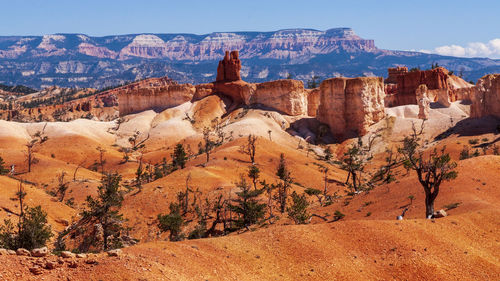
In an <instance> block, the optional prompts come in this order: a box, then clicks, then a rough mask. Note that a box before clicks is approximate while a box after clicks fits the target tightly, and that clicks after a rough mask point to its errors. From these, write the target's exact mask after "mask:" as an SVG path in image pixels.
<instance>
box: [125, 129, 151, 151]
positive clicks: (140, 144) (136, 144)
mask: <svg viewBox="0 0 500 281" xmlns="http://www.w3.org/2000/svg"><path fill="white" fill-rule="evenodd" d="M140 135H141V132H139V131H135V133H134V134H133V135H132V136H131V137H130V138H128V141H129V142H130V144H131V145H132V148H131V149H132V151H137V150H139V149H143V148H145V147H146V144H145V142H146V141H147V140H148V139H149V133H148V135H147V136H146V138H144V139H143V140H139V136H140Z"/></svg>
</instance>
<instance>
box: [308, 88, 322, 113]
mask: <svg viewBox="0 0 500 281" xmlns="http://www.w3.org/2000/svg"><path fill="white" fill-rule="evenodd" d="M307 93H308V95H307V115H309V116H312V117H315V116H316V113H317V111H318V107H319V95H320V90H319V88H315V89H310V90H307Z"/></svg>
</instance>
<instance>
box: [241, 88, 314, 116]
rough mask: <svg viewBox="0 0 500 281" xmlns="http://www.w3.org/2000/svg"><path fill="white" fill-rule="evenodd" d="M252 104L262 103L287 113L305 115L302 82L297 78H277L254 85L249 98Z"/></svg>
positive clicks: (306, 110)
mask: <svg viewBox="0 0 500 281" xmlns="http://www.w3.org/2000/svg"><path fill="white" fill-rule="evenodd" d="M250 103H252V104H262V105H264V106H266V107H270V108H274V109H276V110H278V111H280V112H282V113H285V114H287V115H292V116H297V115H307V113H308V107H307V105H308V98H307V92H306V90H305V89H304V83H302V81H297V80H291V79H286V80H277V81H270V82H265V83H260V84H257V85H256V89H255V93H254V94H253V95H252V97H251V98H250Z"/></svg>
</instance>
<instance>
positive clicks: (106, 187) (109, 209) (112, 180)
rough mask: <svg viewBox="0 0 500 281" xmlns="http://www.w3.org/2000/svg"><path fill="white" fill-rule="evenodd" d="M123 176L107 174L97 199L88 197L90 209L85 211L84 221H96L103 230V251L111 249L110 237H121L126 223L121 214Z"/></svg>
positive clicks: (99, 188) (102, 181)
mask: <svg viewBox="0 0 500 281" xmlns="http://www.w3.org/2000/svg"><path fill="white" fill-rule="evenodd" d="M121 179H122V178H121V176H120V175H119V174H116V173H115V174H105V175H104V176H103V178H102V180H101V185H100V186H99V187H98V188H97V189H98V191H97V198H95V199H94V198H93V197H91V196H90V195H89V196H88V197H87V207H88V209H87V210H85V211H83V213H82V217H83V218H84V219H91V220H96V221H98V222H99V223H100V224H101V225H102V229H103V233H102V234H103V237H102V238H103V243H104V244H103V249H104V250H107V249H109V248H110V245H109V241H108V237H109V236H114V237H119V235H120V231H121V230H123V226H122V223H123V222H124V221H125V220H124V218H123V215H122V214H120V213H119V210H120V208H121V206H122V202H123V195H122V192H121V191H120V181H121Z"/></svg>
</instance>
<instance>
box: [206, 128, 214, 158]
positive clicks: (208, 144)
mask: <svg viewBox="0 0 500 281" xmlns="http://www.w3.org/2000/svg"><path fill="white" fill-rule="evenodd" d="M203 140H204V141H205V154H206V155H207V162H206V163H208V161H209V160H210V151H211V150H212V148H213V147H214V142H213V141H212V140H211V139H210V128H208V127H205V128H204V129H203Z"/></svg>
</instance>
